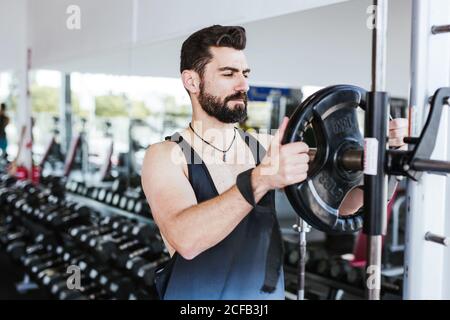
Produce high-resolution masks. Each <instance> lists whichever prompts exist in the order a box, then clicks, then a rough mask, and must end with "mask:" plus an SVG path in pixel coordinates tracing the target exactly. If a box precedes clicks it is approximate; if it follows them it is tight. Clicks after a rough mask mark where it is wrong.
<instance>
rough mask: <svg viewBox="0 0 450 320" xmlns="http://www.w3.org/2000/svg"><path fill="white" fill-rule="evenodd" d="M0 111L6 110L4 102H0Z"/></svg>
mask: <svg viewBox="0 0 450 320" xmlns="http://www.w3.org/2000/svg"><path fill="white" fill-rule="evenodd" d="M0 110H1V111H5V110H6V103H2V104H1V107H0Z"/></svg>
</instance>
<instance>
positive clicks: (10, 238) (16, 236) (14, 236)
mask: <svg viewBox="0 0 450 320" xmlns="http://www.w3.org/2000/svg"><path fill="white" fill-rule="evenodd" d="M25 237H26V233H25V231H23V230H19V231H15V232H12V233H7V234H5V235H2V236H1V237H0V243H1V244H3V245H4V246H7V245H8V244H9V243H11V242H14V241H17V240H24V239H25Z"/></svg>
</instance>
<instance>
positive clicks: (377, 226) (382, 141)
mask: <svg viewBox="0 0 450 320" xmlns="http://www.w3.org/2000/svg"><path fill="white" fill-rule="evenodd" d="M373 3H374V6H375V8H376V15H375V28H374V29H373V32H372V86H371V92H370V93H369V94H368V110H366V117H365V137H366V145H369V143H368V141H369V139H370V141H375V142H376V144H375V147H374V149H372V150H369V149H367V148H366V150H365V155H366V156H370V157H372V156H373V157H375V158H376V159H377V161H376V172H375V174H374V173H368V172H366V171H365V173H366V174H365V175H364V185H365V191H364V205H365V208H366V218H365V221H364V222H365V223H364V233H366V234H367V235H368V236H369V237H368V242H367V265H366V273H367V281H366V296H367V298H368V299H370V300H379V299H380V287H381V249H382V235H383V233H384V232H385V230H386V209H387V203H386V202H387V184H388V179H387V175H386V174H385V171H384V155H385V151H386V148H387V145H386V135H387V130H388V124H387V122H388V119H389V110H388V108H387V95H386V93H385V90H386V32H387V9H388V8H387V5H388V4H387V0H374V2H373Z"/></svg>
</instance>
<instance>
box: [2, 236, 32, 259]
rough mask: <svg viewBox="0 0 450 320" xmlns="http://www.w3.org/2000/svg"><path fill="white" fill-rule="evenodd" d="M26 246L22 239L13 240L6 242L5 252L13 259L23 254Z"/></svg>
mask: <svg viewBox="0 0 450 320" xmlns="http://www.w3.org/2000/svg"><path fill="white" fill-rule="evenodd" d="M26 246H27V244H26V243H25V242H24V241H21V240H18V241H14V242H11V243H9V244H8V246H7V247H6V252H7V253H8V254H9V255H11V257H12V258H13V259H14V260H18V259H20V257H21V256H22V255H23V254H24V252H25V248H26Z"/></svg>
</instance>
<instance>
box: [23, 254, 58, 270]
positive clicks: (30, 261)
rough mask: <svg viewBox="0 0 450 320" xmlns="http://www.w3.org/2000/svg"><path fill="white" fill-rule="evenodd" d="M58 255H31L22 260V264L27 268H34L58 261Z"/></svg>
mask: <svg viewBox="0 0 450 320" xmlns="http://www.w3.org/2000/svg"><path fill="white" fill-rule="evenodd" d="M56 258H57V255H56V254H55V253H54V252H45V253H35V254H30V255H28V256H25V257H23V258H22V263H23V265H24V266H26V267H30V268H31V267H32V266H33V265H36V264H40V263H43V262H44V261H47V260H50V259H56Z"/></svg>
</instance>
